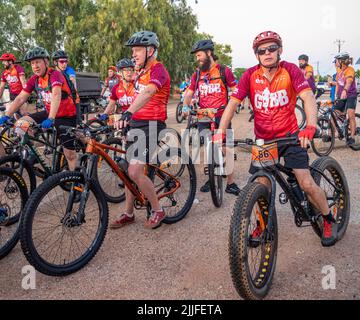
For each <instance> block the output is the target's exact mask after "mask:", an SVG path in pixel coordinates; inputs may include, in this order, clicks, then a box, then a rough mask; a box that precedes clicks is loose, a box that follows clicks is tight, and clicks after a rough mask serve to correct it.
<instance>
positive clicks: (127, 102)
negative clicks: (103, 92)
mask: <svg viewBox="0 0 360 320" xmlns="http://www.w3.org/2000/svg"><path fill="white" fill-rule="evenodd" d="M110 99H111V100H113V101H116V102H117V104H118V105H119V106H120V107H121V110H122V111H123V112H125V111H126V110H127V109H129V108H130V106H131V104H132V103H133V102H134V100H135V87H134V84H133V83H132V82H131V83H129V86H128V88H127V89H125V87H124V84H123V82H122V81H120V83H118V84H117V85H116V86H115V87H114V88H113V89H112V91H111V97H110Z"/></svg>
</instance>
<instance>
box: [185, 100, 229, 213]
mask: <svg viewBox="0 0 360 320" xmlns="http://www.w3.org/2000/svg"><path fill="white" fill-rule="evenodd" d="M224 109H225V107H222V108H219V109H211V108H208V109H199V108H198V107H194V108H192V109H191V110H190V112H189V118H188V125H187V129H186V131H185V136H184V137H183V138H182V139H183V140H184V141H185V146H190V145H191V146H192V148H191V150H190V149H189V151H188V154H190V155H191V158H192V159H198V157H199V153H200V147H201V145H204V144H205V143H206V154H207V161H208V166H207V167H205V168H204V174H205V175H206V176H209V182H210V191H211V199H212V201H213V203H214V205H215V207H216V208H220V207H221V206H222V203H223V198H224V184H223V179H224V174H223V165H224V164H223V162H222V161H221V159H222V151H221V150H217V149H216V146H215V145H214V144H213V143H212V142H211V137H210V141H207V142H206V141H205V137H203V136H201V135H199V129H198V124H199V123H207V124H208V123H209V124H210V131H211V136H213V135H214V133H215V131H216V123H215V117H216V115H217V113H218V112H219V111H220V110H224ZM194 150H196V154H195V155H194ZM219 152H220V153H221V155H219Z"/></svg>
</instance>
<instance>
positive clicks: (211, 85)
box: [189, 64, 236, 117]
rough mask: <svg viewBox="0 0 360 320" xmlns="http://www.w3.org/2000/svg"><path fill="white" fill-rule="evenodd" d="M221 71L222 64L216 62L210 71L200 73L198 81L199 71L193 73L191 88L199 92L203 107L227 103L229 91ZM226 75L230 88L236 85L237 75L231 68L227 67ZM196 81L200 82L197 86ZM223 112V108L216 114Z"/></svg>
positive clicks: (200, 104)
mask: <svg viewBox="0 0 360 320" xmlns="http://www.w3.org/2000/svg"><path fill="white" fill-rule="evenodd" d="M220 73H221V72H220V65H219V64H214V65H213V66H212V67H211V69H210V71H207V72H201V73H200V77H199V79H198V81H196V78H197V72H195V73H194V74H193V76H192V78H191V83H190V87H189V90H191V91H193V92H196V93H197V94H198V98H199V106H200V108H201V109H219V108H221V107H225V106H226V105H227V102H228V97H227V94H228V91H227V88H226V87H225V84H224V82H223V81H222V79H221V74H220ZM225 77H226V83H227V85H228V86H229V87H230V88H232V87H235V86H236V80H235V76H234V75H233V73H232V72H231V70H230V69H229V68H226V69H225ZM196 82H198V84H197V87H196ZM223 113H224V110H221V111H219V112H218V114H217V115H216V116H217V117H221V116H222V114H223Z"/></svg>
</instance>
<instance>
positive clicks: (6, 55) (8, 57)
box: [0, 53, 16, 63]
mask: <svg viewBox="0 0 360 320" xmlns="http://www.w3.org/2000/svg"><path fill="white" fill-rule="evenodd" d="M0 60H1V61H10V60H12V62H14V63H15V62H16V58H15V56H14V55H13V54H11V53H4V54H3V55H2V56H1V57H0Z"/></svg>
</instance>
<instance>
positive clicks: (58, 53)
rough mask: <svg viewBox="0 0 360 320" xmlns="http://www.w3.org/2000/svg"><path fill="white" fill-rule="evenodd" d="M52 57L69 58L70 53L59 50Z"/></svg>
mask: <svg viewBox="0 0 360 320" xmlns="http://www.w3.org/2000/svg"><path fill="white" fill-rule="evenodd" d="M51 58H52V59H53V60H58V59H61V58H65V59H67V58H68V55H67V54H66V52H65V51H64V50H57V51H55V52H54V53H53V54H52V56H51Z"/></svg>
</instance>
